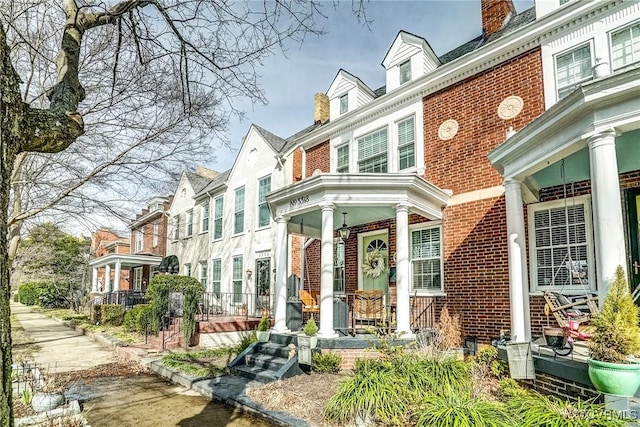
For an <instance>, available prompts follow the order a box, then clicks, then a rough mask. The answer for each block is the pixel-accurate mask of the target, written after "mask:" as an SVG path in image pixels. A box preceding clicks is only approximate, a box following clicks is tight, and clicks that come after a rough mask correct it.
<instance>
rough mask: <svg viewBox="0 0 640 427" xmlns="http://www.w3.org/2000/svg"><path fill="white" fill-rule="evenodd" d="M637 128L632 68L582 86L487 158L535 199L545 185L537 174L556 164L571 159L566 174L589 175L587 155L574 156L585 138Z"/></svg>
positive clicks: (636, 75)
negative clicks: (516, 180) (608, 131)
mask: <svg viewBox="0 0 640 427" xmlns="http://www.w3.org/2000/svg"><path fill="white" fill-rule="evenodd" d="M639 128H640V69H637V68H634V69H630V70H628V71H624V72H618V73H616V74H613V75H609V76H606V77H602V78H600V79H596V80H593V81H591V82H588V83H584V84H583V85H582V86H581V87H579V88H578V89H576V90H575V91H574V92H573V93H572V94H570V95H569V96H567V97H566V98H564V99H562V100H561V101H559V102H558V103H557V104H555V105H553V106H552V107H551V108H549V109H548V110H547V111H545V112H544V113H543V114H542V115H540V116H539V117H538V118H536V119H535V120H533V121H532V122H531V123H529V124H528V125H527V126H525V127H524V128H523V129H521V130H520V131H519V132H517V133H516V134H515V135H513V136H511V137H510V138H509V139H507V140H506V141H505V142H504V143H503V144H501V145H500V146H498V147H497V148H496V149H494V150H493V151H492V152H490V153H489V154H488V156H487V157H488V158H489V161H490V162H491V163H492V164H493V166H494V167H495V168H496V169H497V170H498V171H499V172H500V173H501V174H502V175H503V176H504V177H505V178H514V179H518V180H521V181H522V182H524V184H525V185H526V187H527V188H528V189H529V190H530V191H531V192H532V193H533V194H534V196H536V198H537V191H538V190H539V189H540V188H542V187H543V186H545V184H546V185H549V180H548V179H543V178H548V177H543V174H541V173H540V171H542V170H543V169H545V168H549V167H555V168H558V167H559V162H560V160H562V159H566V158H570V157H571V158H572V159H573V160H575V161H574V163H575V165H573V166H572V167H571V168H570V169H572V170H573V171H574V173H575V172H576V171H578V173H579V175H580V176H586V177H588V176H589V175H588V171H589V160H588V155H584V152H582V153H578V152H580V151H581V150H584V149H586V148H587V146H588V138H589V137H591V136H593V135H595V134H597V133H600V132H603V131H606V130H610V129H615V130H616V132H618V133H622V132H629V131H632V130H635V129H639ZM621 154H623V153H620V152H618V157H620V156H621ZM623 156H624V154H623ZM579 168H582V169H584V170H582V171H581V172H580V171H579ZM585 171H586V173H585ZM536 174H537V175H536ZM557 176H558V181H557V182H555V183H554V184H561V181H560V179H559V177H560V173H557ZM568 180H569V181H571V179H568ZM576 180H579V179H576ZM538 181H540V182H538ZM543 182H544V183H545V184H543Z"/></svg>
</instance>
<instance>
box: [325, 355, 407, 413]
mask: <svg viewBox="0 0 640 427" xmlns="http://www.w3.org/2000/svg"><path fill="white" fill-rule="evenodd" d="M407 396H408V394H407V393H406V387H405V382H403V381H399V380H398V376H397V375H396V374H395V372H394V371H393V369H392V367H391V365H390V364H389V363H388V362H386V361H381V360H357V361H356V367H355V369H354V373H353V375H352V376H350V377H348V378H347V379H345V380H344V381H343V382H342V383H341V384H340V388H339V390H338V392H337V393H336V394H335V395H333V396H332V397H331V399H329V402H328V404H327V407H326V408H325V417H326V418H327V419H328V420H330V421H335V422H338V423H341V424H349V423H353V422H354V420H356V419H357V418H362V419H364V420H370V421H373V422H378V423H382V424H383V425H402V424H403V423H404V422H405V414H406V412H407V408H408V403H409V402H408V401H407Z"/></svg>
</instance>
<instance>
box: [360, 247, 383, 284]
mask: <svg viewBox="0 0 640 427" xmlns="http://www.w3.org/2000/svg"><path fill="white" fill-rule="evenodd" d="M385 270H386V266H385V265H384V254H383V253H382V252H380V251H379V250H377V249H375V250H373V251H371V252H369V253H368V254H367V255H365V257H364V264H362V271H363V272H364V274H365V276H367V277H371V278H376V277H380V275H381V274H382V273H383V272H384V271H385Z"/></svg>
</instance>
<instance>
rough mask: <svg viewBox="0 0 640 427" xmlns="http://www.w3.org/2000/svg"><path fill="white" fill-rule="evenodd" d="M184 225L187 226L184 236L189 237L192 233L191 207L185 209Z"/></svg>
mask: <svg viewBox="0 0 640 427" xmlns="http://www.w3.org/2000/svg"><path fill="white" fill-rule="evenodd" d="M186 226H187V227H186V228H187V233H186V236H187V237H190V236H191V235H192V234H193V209H189V210H188V211H187V217H186Z"/></svg>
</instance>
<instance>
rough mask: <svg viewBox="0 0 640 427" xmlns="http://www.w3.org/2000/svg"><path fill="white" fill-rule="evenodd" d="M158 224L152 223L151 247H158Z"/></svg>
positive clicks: (157, 222)
mask: <svg viewBox="0 0 640 427" xmlns="http://www.w3.org/2000/svg"><path fill="white" fill-rule="evenodd" d="M159 235H160V222H159V221H156V222H154V223H153V247H154V248H155V247H156V246H158V241H159V240H160V236H159Z"/></svg>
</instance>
